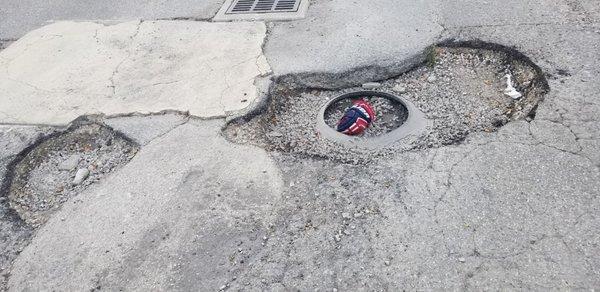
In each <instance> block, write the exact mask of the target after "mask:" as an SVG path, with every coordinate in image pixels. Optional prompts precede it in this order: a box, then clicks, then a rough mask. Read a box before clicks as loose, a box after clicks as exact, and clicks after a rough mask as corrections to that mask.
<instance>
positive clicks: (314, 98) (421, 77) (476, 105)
mask: <svg viewBox="0 0 600 292" xmlns="http://www.w3.org/2000/svg"><path fill="white" fill-rule="evenodd" d="M429 61H430V64H429V65H430V66H428V65H425V64H424V65H423V66H421V67H418V68H416V69H414V70H412V71H409V72H407V73H404V74H402V75H400V76H398V77H396V78H392V79H388V80H385V81H382V82H381V83H380V86H379V87H378V88H376V89H374V90H376V91H382V92H387V93H391V94H396V95H398V96H400V97H401V98H403V99H406V100H408V101H409V102H412V103H413V104H414V105H415V106H416V107H417V108H418V109H419V110H420V111H422V112H423V113H424V115H425V118H426V119H428V120H429V121H430V126H429V127H428V128H427V129H426V131H424V133H422V134H421V135H419V136H409V137H407V138H404V139H403V140H401V141H398V142H396V143H394V144H391V145H388V146H387V147H384V148H381V149H377V150H373V149H364V148H361V147H345V146H342V145H339V144H337V143H335V142H332V141H330V140H328V139H326V138H324V137H322V136H321V135H320V133H318V131H316V127H315V126H316V121H317V118H318V114H319V110H320V109H321V107H322V106H324V105H325V104H326V103H327V101H328V100H331V99H333V98H335V97H336V96H339V95H341V94H344V93H348V92H353V91H360V90H364V89H362V88H360V87H354V88H345V89H342V90H302V89H292V88H293V86H289V85H286V84H278V85H276V86H275V88H274V89H273V90H272V91H271V103H270V104H269V106H268V108H267V109H266V112H265V113H263V114H261V115H259V116H258V117H255V118H254V119H252V120H251V121H249V122H247V123H243V122H237V123H232V124H230V125H229V126H228V128H227V129H226V131H225V135H226V137H228V138H229V139H231V140H233V141H235V142H238V143H252V144H255V145H259V146H262V147H265V148H267V149H269V150H278V151H286V152H291V153H296V154H301V155H309V156H317V157H324V158H331V159H336V160H340V161H344V162H362V161H368V160H370V159H371V158H373V157H380V156H385V155H388V154H393V153H395V152H397V151H405V150H411V149H415V148H424V147H440V146H443V145H448V144H453V143H457V142H460V141H462V140H463V139H464V138H465V137H466V136H467V135H468V134H469V133H472V132H478V131H484V132H493V131H495V130H496V129H497V128H499V127H501V126H502V125H504V124H505V123H507V122H509V121H511V120H518V119H526V118H531V116H533V114H534V113H535V108H536V106H537V103H538V102H539V101H540V100H541V98H542V96H543V94H544V93H545V91H546V88H544V87H543V86H540V84H539V82H538V81H539V78H542V77H540V76H538V73H537V71H536V69H535V68H533V67H532V66H529V65H528V64H527V63H526V62H525V61H522V60H518V59H513V57H512V55H509V53H505V52H499V51H493V50H483V49H471V48H436V49H434V50H433V54H432V55H431V56H430V58H429ZM507 74H509V75H511V76H512V80H513V85H514V87H515V88H516V90H518V91H519V92H520V93H522V94H523V97H521V98H519V99H513V98H511V97H509V96H507V95H506V94H505V93H504V91H505V89H506V87H507V82H506V78H505V75H507ZM342 111H343V110H341V109H340V110H339V112H336V114H332V115H331V117H330V118H329V119H328V121H327V122H328V123H329V125H330V126H333V125H335V123H337V118H338V117H337V116H338V115H339V114H341V112H342ZM340 116H341V115H340ZM385 131H387V129H386V130H385Z"/></svg>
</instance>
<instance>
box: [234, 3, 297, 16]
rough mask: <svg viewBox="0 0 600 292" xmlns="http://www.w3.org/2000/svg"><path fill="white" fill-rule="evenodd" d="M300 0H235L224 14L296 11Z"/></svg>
mask: <svg viewBox="0 0 600 292" xmlns="http://www.w3.org/2000/svg"><path fill="white" fill-rule="evenodd" d="M300 2H302V0H237V1H234V3H232V5H230V6H229V7H230V8H229V9H228V10H227V12H226V14H240V13H274V12H296V11H298V9H299V7H300Z"/></svg>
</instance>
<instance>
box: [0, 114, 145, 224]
mask: <svg viewBox="0 0 600 292" xmlns="http://www.w3.org/2000/svg"><path fill="white" fill-rule="evenodd" d="M137 150H138V147H137V145H136V144H135V143H133V142H131V141H129V140H128V139H126V138H125V137H124V136H122V135H120V134H118V133H116V132H114V131H112V130H111V129H109V128H107V127H105V126H103V125H99V124H96V123H86V124H81V125H77V126H73V127H72V128H70V129H68V130H67V131H65V132H63V133H59V134H56V135H53V136H51V137H49V138H46V139H44V140H43V141H41V142H39V143H37V144H36V145H33V146H31V147H30V148H29V149H27V150H25V151H24V153H22V155H21V157H20V159H19V160H18V161H15V163H13V165H11V169H10V173H9V178H8V181H7V183H6V184H5V186H4V189H3V192H5V194H6V195H7V197H8V201H9V204H10V206H11V207H12V208H13V209H14V210H15V211H16V212H17V214H18V215H19V216H20V217H21V218H22V219H23V220H24V221H25V222H26V223H27V224H29V225H30V226H32V227H38V226H40V225H41V224H43V223H45V222H46V220H48V218H49V216H50V215H51V214H52V213H54V212H55V211H56V210H57V209H58V208H59V207H60V206H61V204H62V203H64V202H65V201H66V200H68V199H70V198H71V197H73V196H75V195H76V194H78V193H79V192H81V191H82V190H84V189H85V188H87V187H88V186H89V185H91V184H92V183H94V182H96V181H98V180H100V178H102V177H103V176H105V175H106V174H108V173H110V172H112V171H113V170H115V169H117V168H119V167H120V166H122V165H124V164H125V163H127V162H128V161H129V160H130V159H131V158H132V157H133V156H134V155H135V153H136V152H137Z"/></svg>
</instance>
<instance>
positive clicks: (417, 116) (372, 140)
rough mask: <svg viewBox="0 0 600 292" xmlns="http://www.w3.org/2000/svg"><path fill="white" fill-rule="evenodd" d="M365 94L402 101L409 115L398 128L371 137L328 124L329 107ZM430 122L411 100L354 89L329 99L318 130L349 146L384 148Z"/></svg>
mask: <svg viewBox="0 0 600 292" xmlns="http://www.w3.org/2000/svg"><path fill="white" fill-rule="evenodd" d="M364 96H368V97H382V98H387V99H390V100H393V101H395V102H398V103H400V104H401V105H403V106H404V107H405V108H406V110H407V112H408V117H407V118H406V121H404V123H403V124H401V125H400V126H399V127H398V128H396V129H394V130H392V131H390V132H388V133H385V134H381V135H378V136H371V137H356V136H348V135H345V134H342V133H339V132H338V131H336V130H335V129H333V128H332V127H330V126H329V125H327V123H326V121H325V114H326V111H327V109H329V108H330V107H331V106H332V105H334V104H336V103H337V102H339V101H341V100H344V99H352V98H360V97H364ZM428 124H429V122H428V120H427V119H425V115H424V114H423V113H422V112H421V111H420V110H419V109H418V108H417V107H415V106H414V105H413V104H412V103H411V102H410V101H408V100H406V99H403V98H401V97H399V96H396V95H393V94H389V93H386V92H380V91H354V92H349V93H345V94H342V95H339V96H337V97H335V98H333V99H331V100H329V101H328V102H327V103H326V104H324V105H323V106H322V107H321V110H320V111H319V118H318V119H317V124H316V130H317V132H319V133H320V134H321V135H322V136H323V137H325V138H327V139H329V140H332V141H334V142H337V143H340V144H342V145H344V146H347V147H361V148H382V147H386V146H389V145H390V144H392V143H394V142H397V141H399V140H402V139H405V138H407V137H409V136H417V135H419V134H420V133H422V132H423V131H424V130H425V129H426V127H427V125H428Z"/></svg>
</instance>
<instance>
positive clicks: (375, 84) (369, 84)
mask: <svg viewBox="0 0 600 292" xmlns="http://www.w3.org/2000/svg"><path fill="white" fill-rule="evenodd" d="M379 87H381V83H379V82H367V83H364V84H363V85H362V88H363V89H375V88H379Z"/></svg>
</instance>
